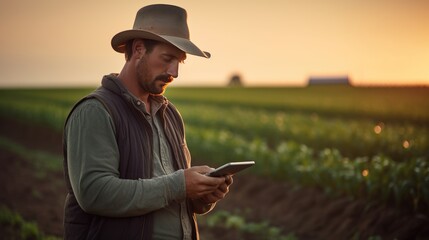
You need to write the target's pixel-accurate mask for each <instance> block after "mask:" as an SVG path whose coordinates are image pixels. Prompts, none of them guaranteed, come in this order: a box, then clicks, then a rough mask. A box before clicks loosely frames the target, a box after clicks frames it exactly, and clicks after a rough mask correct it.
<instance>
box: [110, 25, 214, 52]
mask: <svg viewBox="0 0 429 240" xmlns="http://www.w3.org/2000/svg"><path fill="white" fill-rule="evenodd" d="M136 38H142V39H152V40H156V41H160V42H166V43H170V44H172V45H174V46H175V47H177V48H178V49H180V50H182V51H184V52H185V53H189V54H192V55H195V56H200V57H205V58H210V56H211V54H210V53H209V52H205V51H202V50H201V49H199V48H198V47H197V46H196V45H195V44H194V43H192V42H191V41H190V40H188V39H186V38H180V37H175V36H167V35H158V34H156V33H153V32H149V31H144V30H134V29H132V30H126V31H122V32H120V33H118V34H116V35H115V36H113V38H112V42H111V44H112V48H113V49H114V50H115V51H117V52H120V53H124V52H125V44H126V43H127V42H128V40H131V39H136Z"/></svg>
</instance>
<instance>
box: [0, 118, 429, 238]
mask: <svg viewBox="0 0 429 240" xmlns="http://www.w3.org/2000/svg"><path fill="white" fill-rule="evenodd" d="M0 136H2V137H5V138H8V139H11V140H13V141H14V142H18V143H19V144H21V145H23V146H25V147H27V148H29V149H39V150H43V151H46V152H50V153H53V154H57V155H61V154H62V153H61V141H62V140H61V139H62V137H61V133H58V132H55V131H53V130H51V129H49V128H46V127H44V126H39V125H31V126H30V125H28V124H25V123H22V122H17V121H15V120H11V119H7V118H4V117H3V118H0ZM0 164H1V167H2V174H1V175H0V193H1V194H0V206H1V205H3V206H6V207H8V208H9V209H11V210H13V211H16V212H18V213H19V214H21V215H22V216H23V218H24V219H26V220H27V221H34V222H36V223H37V225H38V227H39V229H40V230H41V231H42V232H44V233H45V234H47V235H54V236H58V237H61V236H62V231H63V226H62V218H63V204H64V199H65V195H66V191H65V185H64V176H63V172H62V171H61V170H59V171H53V172H49V173H48V174H47V175H45V176H42V177H41V176H38V175H37V174H35V173H36V171H35V169H34V165H32V164H30V163H29V162H28V160H25V159H22V158H21V157H20V156H18V155H17V154H14V153H12V152H10V151H8V150H5V149H1V148H0ZM219 210H227V211H230V212H232V213H235V212H241V213H245V215H246V219H247V220H249V221H253V222H263V221H268V222H269V223H270V224H271V225H273V226H276V227H279V228H281V229H282V233H284V235H287V234H288V233H290V232H292V233H294V234H295V236H297V238H298V239H304V240H305V239H368V238H370V237H376V236H378V237H381V239H398V240H399V239H429V216H428V215H427V213H426V214H423V213H419V212H414V211H411V210H407V209H401V208H398V207H395V206H389V205H385V204H377V203H370V202H368V201H365V200H364V199H352V198H350V197H347V196H337V197H332V196H327V195H326V194H325V193H324V192H323V191H322V190H321V189H317V188H309V187H301V186H297V185H293V184H291V183H288V182H282V181H275V180H271V179H267V178H262V177H256V176H250V175H247V174H244V173H240V174H238V175H236V176H235V177H234V184H233V185H232V186H231V189H230V193H229V194H228V196H227V197H226V198H225V199H224V200H223V201H220V202H219V203H218V204H217V206H216V209H215V210H214V211H219ZM200 233H201V238H202V239H219V236H222V237H221V239H236V238H235V236H236V233H234V232H233V231H228V230H227V231H226V232H225V229H213V228H208V227H207V226H204V225H200ZM15 234H16V233H15ZM15 238H16V236H14V233H13V230H12V231H11V229H10V228H8V227H7V226H5V225H1V224H0V239H15ZM250 238H251V237H250Z"/></svg>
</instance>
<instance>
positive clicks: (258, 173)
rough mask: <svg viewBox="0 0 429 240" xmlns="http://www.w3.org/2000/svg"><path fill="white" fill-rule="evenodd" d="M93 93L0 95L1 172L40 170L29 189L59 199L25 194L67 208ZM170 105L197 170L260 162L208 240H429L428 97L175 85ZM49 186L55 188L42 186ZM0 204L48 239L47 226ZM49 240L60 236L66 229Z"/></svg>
mask: <svg viewBox="0 0 429 240" xmlns="http://www.w3.org/2000/svg"><path fill="white" fill-rule="evenodd" d="M92 90H93V89H88V88H87V89H2V90H0V117H1V119H2V127H1V131H0V151H1V152H2V155H1V156H2V162H3V165H10V166H15V167H16V168H18V169H19V168H20V167H19V166H21V167H23V169H33V171H34V174H35V176H33V177H34V178H35V180H34V181H33V183H34V184H36V186H39V185H38V184H40V186H43V187H41V189H46V188H47V189H48V190H46V191H47V192H46V194H48V195H57V198H55V197H52V196H49V197H46V198H45V193H43V192H41V191H39V190H38V189H37V188H33V187H32V186H31V184H28V183H27V184H24V186H25V187H26V188H28V189H31V190H30V191H31V192H32V193H31V194H30V195H34V196H36V198H38V199H40V201H41V202H43V199H52V200H51V201H56V202H57V204H58V205H59V206H60V205H61V201H62V199H63V197H64V196H65V193H64V192H61V191H62V190H61V183H59V182H61V181H62V178H61V176H60V177H58V175H59V174H60V173H61V171H62V162H61V155H60V154H61V131H62V126H63V124H64V119H65V118H66V116H67V114H68V112H69V110H70V108H71V107H72V106H73V104H74V103H75V102H76V101H77V100H78V99H80V98H81V97H83V96H85V95H86V94H87V93H89V92H91V91H92ZM165 95H166V96H167V98H168V99H169V100H170V101H172V102H173V103H174V104H175V105H176V106H177V108H178V109H179V111H180V112H181V114H182V116H183V118H184V120H185V123H186V133H187V141H188V145H189V148H190V150H191V153H192V156H193V161H194V164H195V163H201V164H208V165H210V166H218V165H221V164H223V163H225V162H228V161H241V160H254V161H255V162H256V166H255V167H253V168H252V169H251V170H249V171H248V172H246V173H243V174H240V175H237V176H236V178H235V182H234V185H233V187H232V189H231V193H230V195H231V196H228V198H227V199H225V201H224V202H221V203H219V206H218V208H217V210H216V211H214V212H213V213H211V214H209V215H206V216H202V217H201V220H200V222H201V223H202V224H201V225H202V226H201V228H202V233H203V234H206V235H204V236H206V237H207V238H206V239H210V236H213V234H215V233H216V231H224V229H225V228H226V229H229V231H227V232H230V239H240V238H242V239H249V236H256V237H257V238H256V239H327V238H332V239H393V238H398V239H425V238H428V237H429V227H428V226H429V219H428V218H429V110H428V109H429V88H354V87H345V86H314V87H306V88H179V87H172V88H169V89H168V90H167V92H166V94H165ZM6 156H7V158H6ZM8 159H12V160H13V161H14V162H13V164H12V163H11V164H8ZM26 159H27V160H26ZM17 164H18V165H17ZM9 171H11V173H12V172H13V169H10V170H9ZM29 172H30V173H31V171H29ZM18 175H19V174H18ZM5 176H6V175H4V176H3V177H4V179H3V181H2V182H3V183H4V182H5V181H8V179H7V178H5ZM52 176H56V177H55V179H57V180H56V181H51V182H50V181H46V179H49V178H51V177H52ZM17 181H18V182H19V180H17ZM49 183H50V184H53V185H54V186H52V187H46V185H47V184H49ZM28 189H27V191H28ZM0 190H4V191H3V192H6V195H8V194H9V193H11V194H10V196H12V195H13V194H18V193H17V192H19V191H18V190H16V189H15V190H12V189H10V188H7V186H3V187H2V189H0ZM63 195H64V196H63ZM34 196H33V197H34ZM1 200H2V202H0V204H2V205H5V207H7V208H8V209H12V210H19V209H21V211H22V212H23V213H21V214H22V215H23V217H24V218H25V217H26V216H24V215H25V214H28V215H27V218H29V220H32V221H36V223H39V225H41V228H42V232H46V230H45V231H43V226H45V227H46V224H52V223H49V221H47V220H46V219H40V216H39V214H40V213H38V212H32V213H31V214H29V213H28V210H25V209H24V210H23V209H22V208H20V207H18V206H15V205H14V203H11V199H8V198H7V196H6V197H2V199H1ZM261 203H262V205H264V203H266V204H269V206H268V209H267V207H264V206H261ZM40 204H41V205H42V204H43V203H40ZM48 205H50V204H49V203H48ZM51 205H52V204H51ZM47 207H48V206H47ZM269 207H271V208H272V210H271V211H270V210H269ZM40 211H43V210H40ZM52 211H53V212H55V211H57V212H56V214H54V215H59V214H61V212H58V210H52ZM17 212H18V213H20V211H17ZM0 215H2V214H1V211H0ZM38 219H39V220H38ZM54 221H57V222H58V221H61V215H60V216H56V218H55V220H54ZM225 223H229V224H225ZM338 224H340V225H341V226H340V227H338ZM23 225H24V226H26V225H25V224H23ZM335 225H337V226H335ZM324 226H325V227H326V228H324ZM398 226H401V227H398ZM59 228H60V227H59ZM0 230H1V229H0ZM328 230H329V231H330V232H329V231H328ZM46 233H47V234H48V235H49V234H50V235H53V236H57V237H61V236H60V234H61V231H60V230H57V231H51V232H46ZM226 236H229V235H228V234H227V235H226ZM246 236H247V237H246ZM267 236H269V237H267ZM266 237H267V238H266ZM203 239H204V238H203Z"/></svg>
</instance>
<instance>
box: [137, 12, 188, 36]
mask: <svg viewBox="0 0 429 240" xmlns="http://www.w3.org/2000/svg"><path fill="white" fill-rule="evenodd" d="M133 29H134V30H144V31H148V32H153V33H156V34H159V35H165V36H174V37H179V38H185V39H188V40H189V39H190V36H189V35H190V34H189V28H188V24H187V13H186V10H185V9H183V8H180V7H177V6H173V5H166V4H156V5H150V6H146V7H143V8H141V9H140V10H139V11H138V12H137V16H136V18H135V21H134V25H133Z"/></svg>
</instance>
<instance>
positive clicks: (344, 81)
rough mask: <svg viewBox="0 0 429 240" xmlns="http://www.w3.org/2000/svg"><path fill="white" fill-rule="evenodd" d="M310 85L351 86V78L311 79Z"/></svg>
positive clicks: (309, 80)
mask: <svg viewBox="0 0 429 240" xmlns="http://www.w3.org/2000/svg"><path fill="white" fill-rule="evenodd" d="M308 85H309V86H311V85H349V86H350V85H351V82H350V78H349V76H332V77H310V78H309V79H308Z"/></svg>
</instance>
